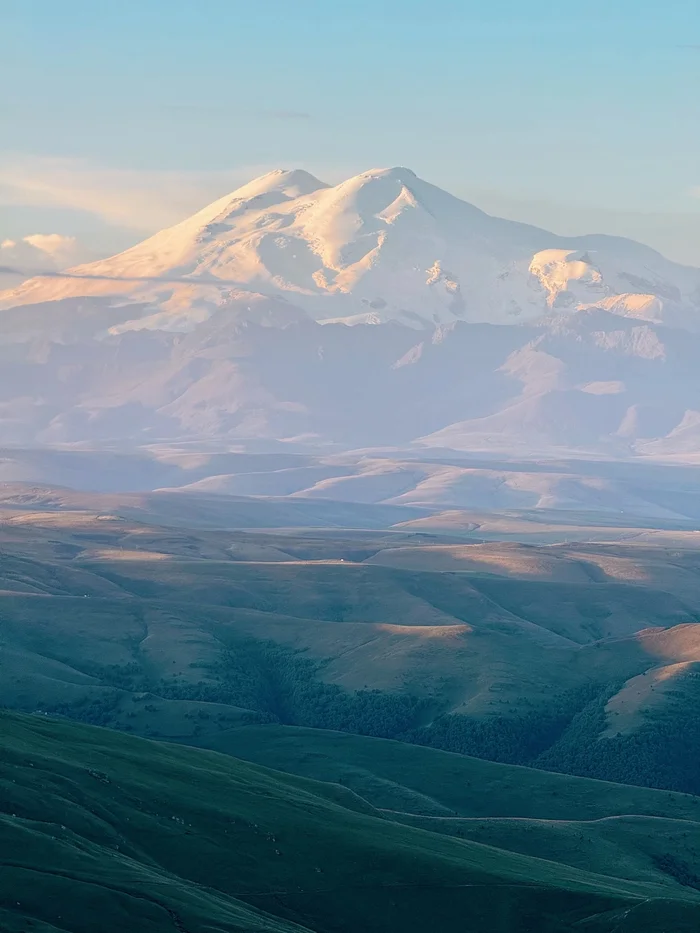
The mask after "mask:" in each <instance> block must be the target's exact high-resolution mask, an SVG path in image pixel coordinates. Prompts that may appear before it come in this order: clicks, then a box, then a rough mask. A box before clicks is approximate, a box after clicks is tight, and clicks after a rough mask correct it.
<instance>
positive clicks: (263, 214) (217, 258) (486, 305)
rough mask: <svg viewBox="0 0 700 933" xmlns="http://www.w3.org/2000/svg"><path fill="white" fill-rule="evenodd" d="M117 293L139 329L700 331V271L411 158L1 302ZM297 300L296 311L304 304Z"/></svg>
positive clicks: (261, 185) (291, 184)
mask: <svg viewBox="0 0 700 933" xmlns="http://www.w3.org/2000/svg"><path fill="white" fill-rule="evenodd" d="M90 296H92V297H94V296H104V297H105V298H110V299H114V300H116V301H117V302H118V303H119V304H120V305H121V304H123V302H124V301H125V300H126V301H129V302H133V303H134V304H135V305H138V306H139V313H138V316H136V317H135V318H134V319H133V320H132V321H126V322H122V323H121V324H120V325H119V326H120V327H121V328H122V329H123V328H124V327H127V328H132V329H142V328H144V327H146V328H148V329H159V330H160V329H162V330H189V329H191V328H192V327H194V326H196V325H197V324H198V323H200V322H201V321H202V320H205V319H207V318H208V317H209V316H210V315H211V314H213V313H215V312H216V311H217V310H218V309H221V308H223V307H226V308H228V309H232V308H237V309H238V310H239V312H240V314H241V315H242V316H244V317H250V316H251V315H252V317H253V318H255V315H256V313H258V311H259V309H260V307H261V304H260V303H261V302H262V303H263V304H264V303H265V302H269V301H273V302H277V303H279V302H280V301H283V302H284V312H285V313H282V314H281V318H280V320H282V321H287V320H288V319H289V315H290V314H291V315H292V317H293V316H295V315H298V314H299V313H301V314H302V315H304V316H308V317H310V318H312V319H313V320H316V321H320V322H338V321H342V322H343V323H346V324H356V323H383V322H386V321H390V320H391V321H398V322H401V323H403V324H405V325H408V326H410V327H413V328H425V327H428V328H434V327H435V326H442V325H446V324H450V323H453V322H456V321H459V320H464V321H468V322H472V323H475V322H488V323H498V324H510V323H519V322H522V321H529V320H533V319H536V318H539V317H542V316H543V315H546V314H548V313H550V312H551V311H552V310H555V311H562V310H565V311H576V310H581V309H587V308H592V307H597V308H602V309H606V310H608V311H611V312H612V313H615V314H622V315H624V316H631V317H636V318H642V319H645V320H652V321H668V320H673V321H674V322H675V323H679V322H680V323H682V324H683V326H688V327H694V321H695V317H696V315H697V307H698V302H699V301H700V271H698V270H694V269H687V268H684V267H682V266H678V265H676V264H674V263H672V262H669V261H667V260H665V259H664V258H663V257H662V256H660V255H659V254H658V253H656V252H654V251H653V250H651V249H649V248H648V247H645V246H642V245H640V244H637V243H634V242H632V241H628V240H622V239H617V238H612V237H602V236H599V237H596V236H588V237H581V238H578V239H564V238H562V237H559V236H556V235H554V234H551V233H548V232H546V231H544V230H540V229H538V228H536V227H530V226H528V225H525V224H520V223H514V222H512V221H508V220H501V219H498V218H495V217H491V216H489V215H488V214H486V213H484V212H483V211H481V210H479V209H478V208H476V207H474V206H473V205H471V204H468V203H466V202H465V201H462V200H460V199H459V198H457V197H454V196H453V195H451V194H448V193H447V192H445V191H443V190H441V189H440V188H437V187H435V186H434V185H431V184H429V183H428V182H426V181H423V180H422V179H421V178H419V177H418V176H417V175H416V174H415V173H414V172H412V171H411V170H410V169H407V168H401V167H396V168H385V169H371V170H370V171H367V172H363V173H361V174H360V175H356V176H354V177H353V178H350V179H348V180H347V181H344V182H342V183H341V184H339V185H336V186H335V187H331V186H329V185H327V184H325V183H324V182H322V181H319V179H317V178H314V176H313V175H310V174H309V173H308V172H305V171H303V170H301V169H296V170H292V171H285V170H278V171H274V172H270V173H268V174H266V175H263V176H261V177H260V178H257V179H255V180H253V181H251V182H249V183H248V184H247V185H244V186H243V187H242V188H239V189H237V190H236V191H234V192H232V193H231V194H229V195H226V196H225V197H223V198H221V199H219V200H218V201H215V202H214V203H213V204H210V205H209V206H208V207H205V208H204V209H203V210H201V211H199V212H198V213H196V214H194V215H193V216H192V217H190V218H188V219H187V220H184V221H182V222H181V223H179V224H177V225H175V226H174V227H170V228H169V229H167V230H163V231H161V232H160V233H157V234H156V235H155V236H152V237H150V238H149V239H147V240H145V241H144V242H142V243H139V244H138V245H136V246H134V247H132V248H131V249H128V250H126V251H125V252H123V253H120V254H119V255H117V256H113V257H111V258H109V259H104V260H100V261H98V262H93V263H90V264H87V265H82V266H77V267H75V268H73V269H71V270H69V271H68V272H67V273H64V275H63V276H62V277H60V278H46V277H42V278H38V279H30V280H29V281H27V282H25V283H24V284H22V285H21V286H19V287H18V288H16V289H14V290H12V291H7V292H3V293H0V307H4V308H9V307H13V306H18V305H27V304H37V303H43V302H47V301H56V300H60V299H66V298H85V297H90ZM294 309H295V310H294Z"/></svg>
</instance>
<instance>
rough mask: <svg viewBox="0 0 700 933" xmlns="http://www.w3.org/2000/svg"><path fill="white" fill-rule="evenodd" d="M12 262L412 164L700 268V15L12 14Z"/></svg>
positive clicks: (354, 10) (8, 35)
mask: <svg viewBox="0 0 700 933" xmlns="http://www.w3.org/2000/svg"><path fill="white" fill-rule="evenodd" d="M0 87H1V88H2V92H0V243H1V242H3V241H7V240H10V241H14V240H17V239H20V238H22V237H25V236H27V235H33V234H60V235H63V236H65V237H74V238H75V240H76V242H78V243H79V244H80V248H81V249H83V250H85V251H86V253H87V255H92V254H94V255H99V254H105V253H111V252H114V251H116V250H117V249H121V248H124V247H125V246H128V245H130V244H131V243H133V242H136V241H137V240H139V239H142V238H143V237H144V236H145V235H147V234H149V233H151V232H154V231H155V230H157V229H160V228H162V227H163V226H165V225H168V224H170V223H174V222H176V221H177V220H179V219H182V218H183V217H185V216H187V215H188V214H189V213H192V212H193V211H195V210H197V209H198V208H200V207H202V206H203V205H204V204H206V203H207V202H208V201H211V200H213V199H214V198H216V197H219V196H221V195H223V194H225V193H227V191H230V190H232V189H234V188H235V187H237V186H238V185H239V184H242V183H243V182H245V181H247V180H249V179H250V178H252V177H254V176H256V175H259V174H262V173H263V172H266V171H269V170H270V169H272V168H278V167H282V168H293V167H298V166H299V167H303V168H306V169H308V170H309V171H312V172H313V173H314V174H316V175H317V176H319V177H321V178H322V179H324V180H326V181H330V182H337V181H340V180H341V179H343V178H346V177H348V176H349V175H352V174H356V173H357V172H360V171H363V170H366V169H368V168H372V167H377V166H390V165H405V166H408V167H409V168H411V169H413V171H415V172H416V173H417V174H419V175H421V176H422V177H423V178H425V179H427V180H429V181H431V182H433V183H434V184H437V185H439V186H441V187H443V188H446V189H447V190H449V191H451V192H452V193H454V194H457V195H458V196H460V197H464V198H466V199H467V200H470V201H473V202H474V203H476V204H478V205H479V206H480V207H482V208H484V209H485V210H488V211H490V212H492V213H497V214H500V215H502V216H506V217H512V218H513V219H518V220H526V221H529V222H531V223H535V224H538V225H540V226H545V227H547V228H549V229H552V230H554V231H555V232H558V233H564V234H579V233H585V232H593V231H595V232H605V233H615V234H621V235H626V236H631V237H633V238H635V239H639V240H642V241H643V242H647V243H649V244H650V245H652V246H655V247H656V248H659V249H661V250H662V251H663V252H665V253H666V254H667V255H669V256H670V257H671V258H675V259H677V260H679V261H681V262H685V263H689V264H695V265H698V266H700V159H699V158H698V156H699V155H700V119H699V116H700V113H699V108H700V105H699V103H698V89H699V87H700V4H699V3H698V2H697V0H664V2H663V3H661V2H659V0H614V2H612V0H579V2H571V0H568V2H567V0H563V2H562V0H560V2H551V0H539V2H533V3H524V2H523V0H488V2H485V0H484V2H482V0H458V2H448V0H430V2H426V0H402V2H398V0H386V2H381V0H373V2H370V0H352V2H343V0H328V2H326V0H294V2H290V0H284V2H282V0H255V2H249V0H246V2H241V0H225V2H224V0H206V2H194V0H121V2H120V3H96V2H95V0H0Z"/></svg>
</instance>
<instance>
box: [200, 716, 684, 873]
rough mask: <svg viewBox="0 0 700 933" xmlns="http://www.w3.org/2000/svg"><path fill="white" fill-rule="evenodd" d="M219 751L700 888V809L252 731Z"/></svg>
mask: <svg viewBox="0 0 700 933" xmlns="http://www.w3.org/2000/svg"><path fill="white" fill-rule="evenodd" d="M214 742H215V747H216V748H218V749H220V750H222V751H227V752H228V753H229V754H232V755H235V756H237V757H240V758H244V759H246V760H250V761H255V762H257V763H260V764H264V765H266V766H268V767H273V768H277V769H279V770H281V771H287V772H291V773H293V774H299V775H303V776H305V777H311V778H315V779H318V780H323V781H331V782H334V783H337V784H340V785H342V786H344V787H348V788H350V789H351V790H353V791H354V792H355V793H357V794H359V795H360V796H361V797H363V798H364V799H365V800H367V801H369V802H370V803H372V804H373V805H374V806H375V807H378V808H380V809H383V810H387V811H390V813H391V815H392V818H395V819H399V820H401V821H403V822H408V823H409V824H410V825H415V826H422V827H423V828H426V829H429V830H431V831H433V832H441V833H448V834H451V835H455V836H457V837H459V838H465V839H473V840H476V841H479V842H485V843H488V844H489V845H494V846H497V847H506V848H508V849H515V850H517V851H519V852H523V853H524V854H528V855H534V856H538V857H542V858H548V859H556V861H561V862H564V863H566V864H568V865H572V866H574V867H579V868H584V869H586V870H589V871H601V870H604V871H605V872H613V873H614V874H616V875H619V876H623V877H626V878H630V879H638V878H642V877H644V878H647V879H649V880H654V881H656V882H660V883H663V882H668V880H669V878H673V879H676V880H677V879H678V878H683V879H684V883H687V884H690V885H693V886H696V887H698V888H699V889H700V798H698V797H693V796H689V795H687V794H678V793H667V792H665V791H660V790H651V789H646V788H641V787H634V786H627V785H623V784H611V783H604V782H600V781H595V780H589V779H586V778H581V777H572V776H569V775H562V774H555V773H549V772H543V771H539V770H534V769H529V768H521V767H517V766H512V765H503V764H496V763H494V762H488V761H482V760H479V759H476V758H467V757H464V756H461V755H454V754H450V753H448V752H443V751H438V750H436V749H430V748H421V747H418V746H415V745H408V744H405V743H399V742H391V741H387V740H383V739H375V738H368V737H365V736H354V735H353V736H348V735H342V734H340V733H337V732H328V731H324V730H321V729H295V728H293V727H289V726H274V725H269V726H249V727H243V728H239V729H233V730H231V731H229V732H227V733H224V734H222V735H220V736H218V737H217V738H216V739H215V740H214Z"/></svg>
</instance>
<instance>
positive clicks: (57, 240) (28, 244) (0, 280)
mask: <svg viewBox="0 0 700 933" xmlns="http://www.w3.org/2000/svg"><path fill="white" fill-rule="evenodd" d="M94 258H95V257H94V256H93V255H91V254H90V252H89V251H88V250H86V249H84V248H83V247H82V246H81V245H80V244H79V243H78V241H77V240H76V238H75V237H72V236H64V235H63V234H61V233H32V234H30V235H29V236H25V237H22V238H21V239H18V240H10V239H6V240H3V241H2V242H0V289H4V288H12V287H16V286H17V285H19V283H20V282H21V281H22V279H23V278H26V277H28V276H30V275H31V274H32V273H37V272H55V271H59V270H62V269H68V268H69V267H70V266H75V265H78V264H79V263H81V262H88V261H89V260H91V259H94Z"/></svg>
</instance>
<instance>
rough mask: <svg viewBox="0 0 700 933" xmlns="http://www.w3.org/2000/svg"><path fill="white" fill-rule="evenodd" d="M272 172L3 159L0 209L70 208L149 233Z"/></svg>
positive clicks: (266, 167) (259, 168)
mask: <svg viewBox="0 0 700 933" xmlns="http://www.w3.org/2000/svg"><path fill="white" fill-rule="evenodd" d="M275 167H276V166H271V165H253V166H240V167H237V168H235V169H232V170H230V171H217V172H194V171H149V170H142V171H139V170H133V169H121V168H117V169H113V168H103V167H99V166H94V165H92V164H91V163H89V162H87V161H84V160H80V159H64V158H49V157H37V156H15V157H12V156H5V157H3V158H1V159H0V204H4V205H15V206H16V205H31V206H41V207H62V208H71V209H73V210H79V211H86V212H88V213H90V214H94V215H96V216H98V217H100V218H102V219H103V220H104V221H106V222H107V223H109V224H113V225H115V226H120V227H126V228H128V229H131V230H134V231H138V232H143V233H150V232H153V231H154V230H159V229H161V228H162V227H166V226H169V225H171V224H174V223H177V222H178V221H179V220H182V219H183V218H185V217H187V216H188V215H189V214H191V213H193V212H194V211H197V210H199V209H201V208H202V207H203V206H204V205H206V204H208V203H209V202H210V201H213V200H215V199H216V198H218V197H221V196H222V195H224V194H226V193H227V192H228V191H232V190H233V189H235V188H237V187H239V186H240V185H242V184H244V183H245V182H247V181H249V180H250V179H251V178H254V177H255V176H256V175H260V174H262V173H263V172H267V171H270V169H272V168H275Z"/></svg>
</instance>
